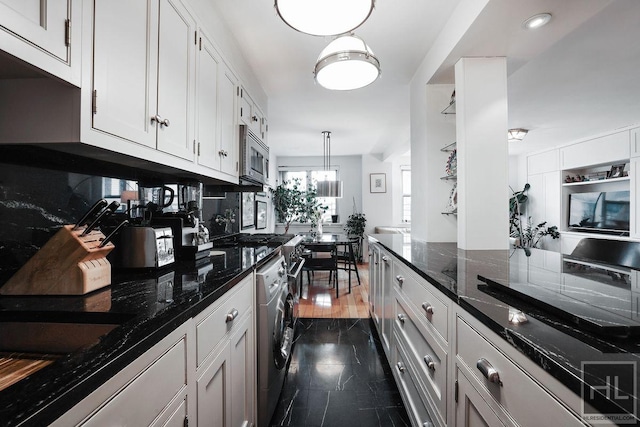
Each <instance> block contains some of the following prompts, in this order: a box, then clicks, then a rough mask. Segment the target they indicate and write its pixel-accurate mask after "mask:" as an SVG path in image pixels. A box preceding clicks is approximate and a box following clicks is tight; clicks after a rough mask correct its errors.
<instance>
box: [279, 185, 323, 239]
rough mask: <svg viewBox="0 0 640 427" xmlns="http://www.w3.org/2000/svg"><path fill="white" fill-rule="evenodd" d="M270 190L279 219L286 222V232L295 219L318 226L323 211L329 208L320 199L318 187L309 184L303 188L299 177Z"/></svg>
mask: <svg viewBox="0 0 640 427" xmlns="http://www.w3.org/2000/svg"><path fill="white" fill-rule="evenodd" d="M270 191H271V195H272V198H273V206H274V209H275V211H276V214H277V216H278V219H279V221H282V223H284V233H285V234H286V233H287V232H288V231H289V227H290V226H291V223H292V222H293V221H299V222H302V223H306V222H311V224H312V226H313V227H316V226H317V224H318V221H319V220H320V218H321V217H322V213H324V212H326V210H327V209H328V207H327V206H323V205H322V204H321V203H320V202H319V201H318V195H317V194H318V193H317V192H316V189H315V188H314V187H312V186H308V187H307V189H306V190H303V189H302V184H301V181H300V179H298V178H295V179H293V181H285V182H283V183H281V184H279V185H278V186H277V187H276V188H275V189H270Z"/></svg>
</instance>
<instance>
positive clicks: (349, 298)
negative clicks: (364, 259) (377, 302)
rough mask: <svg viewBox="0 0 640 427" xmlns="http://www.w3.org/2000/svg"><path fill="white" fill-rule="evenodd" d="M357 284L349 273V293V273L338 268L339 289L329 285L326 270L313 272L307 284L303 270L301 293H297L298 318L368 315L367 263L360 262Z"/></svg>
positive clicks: (353, 276) (335, 317)
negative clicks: (298, 296)
mask: <svg viewBox="0 0 640 427" xmlns="http://www.w3.org/2000/svg"><path fill="white" fill-rule="evenodd" d="M358 273H359V274H360V283H361V284H360V285H358V280H357V279H356V277H355V273H351V293H349V283H348V278H349V275H348V273H347V272H346V271H339V274H338V289H339V298H336V290H335V288H334V287H333V284H332V285H329V283H328V282H329V280H328V278H329V274H328V273H325V272H316V273H315V276H314V278H313V282H312V285H311V286H309V284H308V282H307V277H306V274H305V277H304V280H303V285H302V294H301V297H300V305H299V317H300V318H316V319H318V318H332V319H340V318H349V319H355V318H367V317H369V264H359V265H358Z"/></svg>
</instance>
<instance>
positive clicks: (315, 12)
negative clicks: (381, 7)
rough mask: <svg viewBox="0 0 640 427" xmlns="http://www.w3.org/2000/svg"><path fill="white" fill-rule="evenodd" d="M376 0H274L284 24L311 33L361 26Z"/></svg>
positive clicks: (330, 33) (332, 32) (342, 31)
mask: <svg viewBox="0 0 640 427" xmlns="http://www.w3.org/2000/svg"><path fill="white" fill-rule="evenodd" d="M374 4H375V0H349V1H344V0H311V1H309V0H307V1H301V0H275V4H274V7H275V8H276V13H277V14H278V16H279V17H280V19H282V20H283V21H284V22H285V24H287V25H288V26H290V27H291V28H293V29H294V30H297V31H300V32H301V33H306V34H311V35H312V36H336V35H338V34H345V33H348V32H350V31H353V30H354V29H356V28H358V27H359V26H360V25H362V23H363V22H364V21H366V20H367V18H369V15H371V12H372V11H373V6H374Z"/></svg>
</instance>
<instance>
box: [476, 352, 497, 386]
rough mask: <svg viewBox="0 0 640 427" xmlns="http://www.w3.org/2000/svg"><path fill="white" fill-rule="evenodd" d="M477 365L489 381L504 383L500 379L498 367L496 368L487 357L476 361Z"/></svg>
mask: <svg viewBox="0 0 640 427" xmlns="http://www.w3.org/2000/svg"><path fill="white" fill-rule="evenodd" d="M476 367H477V368H478V370H479V371H480V372H482V375H484V377H485V378H486V379H488V380H489V382H491V383H496V384H500V385H502V381H500V374H498V371H496V368H494V367H493V366H492V365H491V363H489V361H488V360H487V359H484V358H483V359H479V360H478V363H476Z"/></svg>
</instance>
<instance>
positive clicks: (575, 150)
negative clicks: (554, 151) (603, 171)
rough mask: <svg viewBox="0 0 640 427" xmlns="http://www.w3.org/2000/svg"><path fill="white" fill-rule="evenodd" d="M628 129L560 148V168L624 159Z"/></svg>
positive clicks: (627, 153) (627, 147)
mask: <svg viewBox="0 0 640 427" xmlns="http://www.w3.org/2000/svg"><path fill="white" fill-rule="evenodd" d="M629 157H630V156H629V131H623V132H617V133H613V134H611V135H607V136H603V137H600V138H595V139H591V140H588V141H584V142H581V143H578V144H573V145H569V146H567V147H563V148H561V149H560V166H561V167H560V169H574V168H580V167H585V166H593V165H599V164H605V163H612V162H616V161H619V160H626V159H628V158H629Z"/></svg>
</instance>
